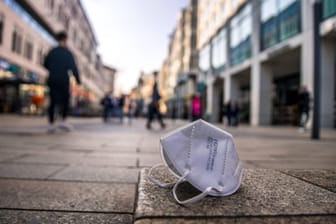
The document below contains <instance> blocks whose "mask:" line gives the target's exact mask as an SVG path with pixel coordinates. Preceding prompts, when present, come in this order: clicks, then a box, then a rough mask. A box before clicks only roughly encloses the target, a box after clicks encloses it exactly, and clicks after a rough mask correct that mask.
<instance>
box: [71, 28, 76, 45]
mask: <svg viewBox="0 0 336 224" xmlns="http://www.w3.org/2000/svg"><path fill="white" fill-rule="evenodd" d="M76 34H77V33H76V30H75V29H74V30H73V33H72V40H73V42H74V43H76V40H77V37H76Z"/></svg>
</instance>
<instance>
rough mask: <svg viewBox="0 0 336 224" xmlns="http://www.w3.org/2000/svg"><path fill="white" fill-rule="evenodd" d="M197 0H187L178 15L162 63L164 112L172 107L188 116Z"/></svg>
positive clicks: (195, 56)
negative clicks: (164, 97) (165, 108)
mask: <svg viewBox="0 0 336 224" xmlns="http://www.w3.org/2000/svg"><path fill="white" fill-rule="evenodd" d="M197 2H198V1H197V0H190V1H189V4H188V6H187V7H186V8H184V9H182V10H181V11H180V13H179V14H178V19H177V24H176V27H175V30H174V31H173V33H172V34H171V41H170V44H169V52H168V58H167V60H166V62H165V63H166V69H165V71H166V79H167V81H166V82H165V83H166V87H165V88H164V89H166V90H167V91H166V92H167V101H166V102H167V108H168V113H169V114H171V113H172V111H173V110H174V111H176V116H177V117H179V118H188V117H190V100H191V97H192V95H193V94H195V84H196V83H195V82H196V79H195V77H196V75H195V74H196V73H197V71H198V51H197V48H196V43H197ZM174 113H175V112H174Z"/></svg>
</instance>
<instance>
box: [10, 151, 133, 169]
mask: <svg viewBox="0 0 336 224" xmlns="http://www.w3.org/2000/svg"><path fill="white" fill-rule="evenodd" d="M13 161H14V162H20V163H42V164H45V163H47V164H76V165H83V166H90V165H91V166H92V165H94V166H129V167H135V166H136V155H135V154H134V155H129V154H128V155H127V154H109V155H108V156H107V155H105V156H91V155H90V154H87V153H86V154H84V153H60V152H58V153H55V152H53V153H39V154H29V155H27V156H25V157H23V158H19V159H16V160H13Z"/></svg>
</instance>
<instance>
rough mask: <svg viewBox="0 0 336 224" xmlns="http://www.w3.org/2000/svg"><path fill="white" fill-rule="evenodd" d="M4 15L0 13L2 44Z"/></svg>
mask: <svg viewBox="0 0 336 224" xmlns="http://www.w3.org/2000/svg"><path fill="white" fill-rule="evenodd" d="M4 20H5V19H4V16H3V15H2V14H1V13H0V44H2V41H3V40H2V37H3V30H4V23H5V21H4Z"/></svg>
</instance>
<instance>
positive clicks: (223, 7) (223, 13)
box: [221, 1, 226, 19]
mask: <svg viewBox="0 0 336 224" xmlns="http://www.w3.org/2000/svg"><path fill="white" fill-rule="evenodd" d="M221 13H222V19H225V18H226V4H225V1H223V2H222V8H221Z"/></svg>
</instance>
